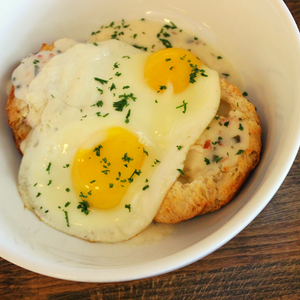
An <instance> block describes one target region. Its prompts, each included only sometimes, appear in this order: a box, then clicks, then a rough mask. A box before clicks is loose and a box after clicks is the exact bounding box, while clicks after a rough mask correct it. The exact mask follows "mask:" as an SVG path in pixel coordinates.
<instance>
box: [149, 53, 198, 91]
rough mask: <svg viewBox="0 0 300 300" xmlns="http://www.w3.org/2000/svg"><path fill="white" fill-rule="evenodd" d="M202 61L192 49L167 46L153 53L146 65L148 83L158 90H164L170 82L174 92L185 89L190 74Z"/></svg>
mask: <svg viewBox="0 0 300 300" xmlns="http://www.w3.org/2000/svg"><path fill="white" fill-rule="evenodd" d="M200 65H201V61H200V60H199V59H198V58H197V57H196V56H195V55H194V54H192V53H191V52H190V51H187V50H184V49H180V48H167V49H163V50H159V51H157V52H155V53H153V54H152V55H151V56H150V57H149V58H148V60H147V62H146V64H145V67H144V76H145V78H146V81H147V83H148V85H149V86H150V87H151V88H152V89H154V90H155V91H158V92H164V89H165V87H166V86H167V84H168V83H169V82H171V83H172V85H173V90H174V93H180V92H182V91H184V90H185V89H186V88H187V86H188V85H189V82H190V75H191V73H192V70H193V68H194V67H195V66H197V67H198V68H199V67H200Z"/></svg>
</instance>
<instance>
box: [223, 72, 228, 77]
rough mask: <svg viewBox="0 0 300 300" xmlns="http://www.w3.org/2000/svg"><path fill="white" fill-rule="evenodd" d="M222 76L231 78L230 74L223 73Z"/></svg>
mask: <svg viewBox="0 0 300 300" xmlns="http://www.w3.org/2000/svg"><path fill="white" fill-rule="evenodd" d="M222 75H224V76H226V77H228V76H230V75H229V74H228V73H222Z"/></svg>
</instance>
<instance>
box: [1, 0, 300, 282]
mask: <svg viewBox="0 0 300 300" xmlns="http://www.w3.org/2000/svg"><path fill="white" fill-rule="evenodd" d="M271 2H272V4H273V5H274V6H275V7H276V9H277V11H280V13H281V17H282V18H283V19H284V21H285V23H286V25H287V27H288V29H289V31H290V33H291V40H292V42H293V43H294V48H295V49H300V35H299V30H298V27H297V24H296V22H295V21H294V19H293V17H292V15H291V13H290V11H289V10H288V8H287V6H286V4H285V3H284V2H283V0H271ZM297 58H298V62H300V51H298V53H297ZM299 68H300V66H299ZM299 98H300V95H299ZM293 130H294V135H295V140H294V141H293V143H292V144H291V147H290V149H289V153H288V155H287V154H286V153H285V156H284V157H283V161H282V162H281V164H280V173H279V174H276V177H275V178H274V180H273V182H272V186H268V187H265V188H262V189H261V190H259V191H258V192H257V194H256V195H255V199H260V198H261V197H262V196H263V197H265V198H266V195H267V198H266V199H264V201H260V202H258V201H257V203H258V207H255V209H254V208H253V207H252V209H249V210H248V212H247V215H246V216H245V211H244V213H239V214H238V215H237V216H236V218H235V219H234V220H233V219H232V220H230V221H229V222H228V223H227V224H225V225H224V226H223V227H221V228H220V229H218V230H217V231H215V232H214V233H213V234H211V235H210V236H208V237H207V238H205V239H204V240H205V247H203V241H204V240H202V241H199V242H197V243H195V244H193V245H191V246H189V247H187V248H185V249H183V250H181V251H179V252H177V253H174V254H172V255H169V256H168V257H164V258H159V259H154V260H151V261H149V262H146V263H142V264H139V265H133V266H129V267H122V268H114V269H106V268H101V269H89V268H87V269H80V270H79V272H78V268H76V267H68V268H67V269H66V268H65V267H64V266H60V267H59V266H57V265H53V264H51V263H49V262H45V261H42V262H41V261H39V260H38V259H37V258H35V257H34V258H33V257H30V256H28V255H26V254H24V253H19V252H17V251H15V250H12V249H9V248H7V247H6V246H5V245H1V244H0V253H1V257H3V258H4V259H5V260H8V261H10V262H12V263H14V264H16V265H18V266H19V267H22V268H25V269H28V270H30V271H33V272H37V273H39V274H42V275H46V276H51V277H54V278H58V279H66V280H72V281H81V282H121V281H129V280H136V279H142V278H147V277H152V276H157V275H160V274H163V273H167V272H171V271H173V270H176V269H179V268H182V267H184V266H186V265H188V264H191V263H193V262H195V261H197V260H199V259H201V258H203V257H205V256H207V255H209V254H210V253H212V252H214V251H215V250H216V249H218V248H220V247H221V246H223V245H224V244H225V243H227V242H228V241H229V240H231V239H232V238H233V237H234V236H236V235H237V234H238V233H239V232H240V231H242V230H243V229H244V228H245V227H246V226H247V225H248V224H249V223H250V222H252V220H253V219H254V218H255V217H256V216H257V215H258V214H259V213H260V212H261V211H262V210H263V208H264V207H265V206H266V205H267V204H268V203H269V201H270V200H271V198H272V197H273V196H274V195H275V193H276V192H277V190H278V189H279V188H280V186H281V184H282V182H283V181H284V179H285V177H286V176H287V174H288V172H289V170H290V168H291V166H292V164H293V162H294V160H295V157H296V155H297V153H298V150H299V146H300V118H299V120H298V123H297V124H296V126H295V127H294V128H293ZM278 168H279V167H278ZM266 189H268V192H266V191H265V190H266ZM237 219H238V221H239V227H238V228H237V227H235V226H232V223H233V222H236V220H237ZM224 232H226V235H224V234H223V233H224ZM216 236H218V239H219V242H218V243H216V242H214V240H215V237H216ZM220 237H221V238H220ZM200 245H201V247H202V249H201V250H200V251H199V247H200ZM75 271H76V272H75ZM78 273H80V275H78ZM70 274H71V275H70ZM72 274H75V275H72ZM116 274H118V276H116Z"/></svg>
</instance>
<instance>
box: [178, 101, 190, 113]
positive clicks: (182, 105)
mask: <svg viewBox="0 0 300 300" xmlns="http://www.w3.org/2000/svg"><path fill="white" fill-rule="evenodd" d="M182 103H183V104H181V105H179V106H177V107H176V109H178V108H181V107H183V111H182V113H183V114H185V113H186V107H187V104H188V103H187V102H185V100H183V101H182Z"/></svg>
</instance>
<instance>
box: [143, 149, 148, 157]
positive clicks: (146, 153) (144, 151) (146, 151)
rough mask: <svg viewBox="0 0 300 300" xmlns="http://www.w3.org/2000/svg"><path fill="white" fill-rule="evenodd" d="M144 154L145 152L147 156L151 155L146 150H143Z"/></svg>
mask: <svg viewBox="0 0 300 300" xmlns="http://www.w3.org/2000/svg"><path fill="white" fill-rule="evenodd" d="M143 152H144V153H145V154H146V155H147V156H148V155H149V153H148V151H146V150H145V148H143Z"/></svg>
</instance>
